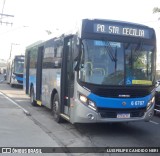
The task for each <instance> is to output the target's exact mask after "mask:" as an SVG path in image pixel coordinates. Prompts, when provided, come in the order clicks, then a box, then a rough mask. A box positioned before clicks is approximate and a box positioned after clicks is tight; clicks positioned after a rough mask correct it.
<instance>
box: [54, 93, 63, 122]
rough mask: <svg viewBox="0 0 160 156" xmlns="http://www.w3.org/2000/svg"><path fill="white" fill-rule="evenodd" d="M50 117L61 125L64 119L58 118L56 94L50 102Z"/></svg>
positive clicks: (58, 108)
mask: <svg viewBox="0 0 160 156" xmlns="http://www.w3.org/2000/svg"><path fill="white" fill-rule="evenodd" d="M52 115H53V117H54V120H55V121H56V122H57V123H62V122H63V121H64V119H63V118H62V117H61V116H60V102H59V97H58V94H57V93H56V94H55V95H54V97H53V100H52Z"/></svg>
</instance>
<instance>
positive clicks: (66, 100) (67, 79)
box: [60, 36, 74, 117]
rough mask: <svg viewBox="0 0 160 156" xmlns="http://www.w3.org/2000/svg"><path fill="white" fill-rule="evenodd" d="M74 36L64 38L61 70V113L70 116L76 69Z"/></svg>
mask: <svg viewBox="0 0 160 156" xmlns="http://www.w3.org/2000/svg"><path fill="white" fill-rule="evenodd" d="M73 44H74V43H73V36H70V37H66V38H65V39H64V49H63V54H62V58H63V59H62V70H61V72H62V73H61V106H60V111H61V113H63V114H65V115H67V116H68V117H69V116H70V104H71V99H72V98H73V93H74V70H73V61H72V60H73V59H72V56H73V55H72V53H73Z"/></svg>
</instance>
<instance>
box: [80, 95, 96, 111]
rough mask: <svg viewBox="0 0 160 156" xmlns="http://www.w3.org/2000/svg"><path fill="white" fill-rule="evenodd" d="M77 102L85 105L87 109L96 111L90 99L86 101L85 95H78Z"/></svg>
mask: <svg viewBox="0 0 160 156" xmlns="http://www.w3.org/2000/svg"><path fill="white" fill-rule="evenodd" d="M79 100H80V101H81V102H82V103H84V104H85V105H87V106H88V107H89V108H91V109H93V110H94V111H96V110H97V109H96V104H95V103H94V102H93V101H91V100H90V99H88V98H87V97H86V96H85V95H82V94H79Z"/></svg>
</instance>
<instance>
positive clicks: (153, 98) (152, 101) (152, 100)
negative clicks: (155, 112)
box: [147, 97, 155, 110]
mask: <svg viewBox="0 0 160 156" xmlns="http://www.w3.org/2000/svg"><path fill="white" fill-rule="evenodd" d="M154 103H155V97H152V99H151V100H150V101H149V102H148V104H147V110H148V109H150V108H151V106H152V105H153V104H154Z"/></svg>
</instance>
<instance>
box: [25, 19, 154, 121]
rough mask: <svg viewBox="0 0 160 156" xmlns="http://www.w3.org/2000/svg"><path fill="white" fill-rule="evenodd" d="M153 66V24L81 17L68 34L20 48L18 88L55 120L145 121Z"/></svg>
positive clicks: (151, 104)
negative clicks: (22, 66) (20, 85)
mask: <svg viewBox="0 0 160 156" xmlns="http://www.w3.org/2000/svg"><path fill="white" fill-rule="evenodd" d="M155 70H156V35H155V31H154V29H153V28H150V27H148V26H145V25H141V24H135V23H129V22H123V21H113V20H102V19H83V20H82V22H81V25H80V26H79V28H78V29H77V31H75V32H74V33H71V34H63V35H61V36H59V37H56V38H52V39H50V40H48V41H44V42H40V43H36V44H33V45H31V46H29V47H27V48H26V53H25V74H24V78H25V80H24V89H25V92H26V93H27V94H29V95H30V99H31V104H32V105H44V106H46V107H48V108H49V109H51V112H52V114H53V116H54V119H55V121H57V122H61V121H63V120H67V121H69V122H71V123H73V124H74V123H96V122H130V121H149V120H151V118H152V116H153V112H154V104H155V97H154V96H155Z"/></svg>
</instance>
